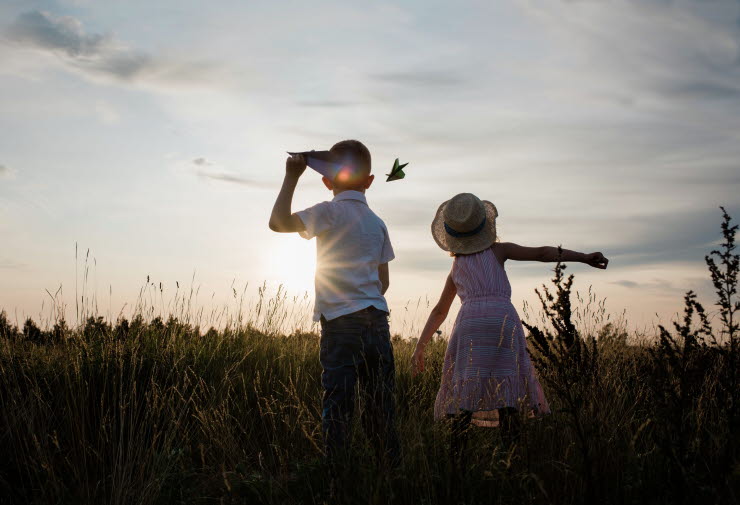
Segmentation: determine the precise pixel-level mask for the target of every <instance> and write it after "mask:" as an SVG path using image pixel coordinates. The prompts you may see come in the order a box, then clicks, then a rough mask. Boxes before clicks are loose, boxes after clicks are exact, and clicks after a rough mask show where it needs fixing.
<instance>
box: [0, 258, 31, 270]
mask: <svg viewBox="0 0 740 505" xmlns="http://www.w3.org/2000/svg"><path fill="white" fill-rule="evenodd" d="M26 266H27V265H26V264H25V263H21V262H19V261H14V260H11V259H7V258H0V270H23V269H24V268H26Z"/></svg>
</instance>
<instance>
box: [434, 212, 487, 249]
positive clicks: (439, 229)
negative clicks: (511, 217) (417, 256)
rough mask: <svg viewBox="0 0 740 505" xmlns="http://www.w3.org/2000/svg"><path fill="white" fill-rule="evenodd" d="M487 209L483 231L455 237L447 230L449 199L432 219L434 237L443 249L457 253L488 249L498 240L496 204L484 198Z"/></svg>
mask: <svg viewBox="0 0 740 505" xmlns="http://www.w3.org/2000/svg"><path fill="white" fill-rule="evenodd" d="M482 202H483V207H484V208H485V209H486V225H485V226H484V227H483V229H482V230H481V231H479V232H478V233H476V234H475V235H472V236H470V237H453V236H452V235H450V234H448V233H447V232H446V231H445V220H444V217H443V216H444V210H445V207H447V205H448V204H449V203H450V200H447V201H446V202H444V203H443V204H442V205H440V206H439V209H437V215H435V216H434V221H432V237H434V241H435V242H437V245H438V246H439V247H440V248H441V249H442V250H443V251H449V252H452V253H455V254H473V253H477V252H480V251H483V250H485V249H488V248H489V247H491V246H492V245H493V243H494V242H496V218H497V217H498V211H497V210H496V206H495V205H494V204H492V203H491V202H489V201H487V200H482Z"/></svg>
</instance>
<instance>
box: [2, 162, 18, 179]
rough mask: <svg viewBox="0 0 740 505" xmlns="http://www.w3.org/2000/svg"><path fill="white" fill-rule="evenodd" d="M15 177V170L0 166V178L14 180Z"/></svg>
mask: <svg viewBox="0 0 740 505" xmlns="http://www.w3.org/2000/svg"><path fill="white" fill-rule="evenodd" d="M14 175H15V170H13V169H12V168H10V167H9V166H7V165H0V178H3V177H9V178H13V176H14Z"/></svg>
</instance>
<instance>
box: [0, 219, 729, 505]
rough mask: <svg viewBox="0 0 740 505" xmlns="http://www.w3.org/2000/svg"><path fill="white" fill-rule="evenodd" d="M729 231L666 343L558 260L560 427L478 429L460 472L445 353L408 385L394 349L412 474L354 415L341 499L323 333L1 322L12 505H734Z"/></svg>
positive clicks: (2, 418) (399, 344) (3, 463)
mask: <svg viewBox="0 0 740 505" xmlns="http://www.w3.org/2000/svg"><path fill="white" fill-rule="evenodd" d="M735 230H736V227H733V226H731V222H730V218H729V216H727V215H726V214H725V220H724V222H723V232H724V242H723V244H722V246H721V247H720V248H719V249H718V251H717V252H716V254H710V255H709V256H708V266H709V271H710V275H711V276H712V280H713V282H714V285H715V288H716V290H717V300H711V301H705V303H714V302H715V301H716V303H717V308H716V310H715V309H712V314H711V315H712V316H713V317H709V314H710V311H709V310H708V309H707V310H706V311H705V309H704V307H703V306H702V305H700V304H699V303H698V301H697V299H696V297H695V295H694V294H693V293H687V295H686V297H685V300H684V302H685V312H684V316H685V317H684V319H683V320H681V321H679V322H678V323H677V324H675V326H674V327H672V328H660V334H659V335H656V338H655V339H654V340H652V341H645V340H642V341H640V342H637V341H636V340H635V339H633V338H631V336H630V335H628V334H627V333H626V332H625V330H624V329H623V328H621V327H620V326H619V325H617V324H613V323H612V324H609V323H607V322H606V321H605V320H603V319H600V318H599V316H598V314H597V315H595V316H594V315H593V314H592V315H591V317H587V316H584V313H583V312H581V313H580V316H579V315H578V314H579V313H578V310H581V309H582V307H576V305H577V304H578V302H577V300H575V299H574V298H575V297H574V296H573V294H572V292H571V290H572V287H573V284H572V283H573V278H572V277H567V276H566V275H565V273H564V269H563V267H562V266H561V265H559V266H558V267H557V268H556V275H555V278H554V279H553V283H552V284H551V285H550V286H549V287H547V288H546V289H544V288H543V290H541V291H540V295H541V299H542V303H543V310H542V316H543V317H542V318H541V319H539V320H537V321H529V324H528V325H527V327H528V330H529V331H528V333H529V343H530V348H531V353H532V356H533V359H534V361H535V363H536V365H537V368H538V371H539V374H540V378H541V380H542V383H543V386H544V387H545V389H546V393H547V395H548V398H549V400H550V404H551V407H552V414H550V415H548V416H544V417H540V418H531V419H530V418H527V419H523V426H524V428H523V431H522V434H521V438H520V439H519V440H518V442H517V443H510V442H508V441H505V440H502V438H501V436H500V433H499V431H498V430H497V429H488V428H471V431H470V437H471V439H470V443H469V448H468V453H467V463H466V466H465V467H464V468H462V469H458V471H456V470H455V468H454V467H453V465H452V463H451V460H450V457H449V439H448V436H449V427H448V426H447V425H445V424H444V423H435V422H434V421H433V419H432V410H433V405H434V399H435V395H436V392H437V388H438V386H439V378H440V370H441V364H442V359H443V356H444V351H445V341H444V340H443V339H437V340H435V341H433V342H432V344H430V346H429V355H428V361H427V363H428V370H427V371H425V372H424V373H422V374H420V375H418V376H416V377H412V375H411V370H410V366H409V362H410V356H411V353H412V351H413V347H414V342H413V341H412V340H410V339H406V338H402V336H398V337H395V338H394V343H393V345H394V354H395V358H396V363H397V390H396V403H397V411H398V412H397V423H398V430H399V434H400V437H401V441H402V453H403V458H402V462H401V465H400V467H399V468H397V469H391V468H388V467H387V466H386V465H384V464H378V462H377V461H376V459H375V458H376V455H375V452H374V451H373V448H372V447H371V446H370V443H369V442H368V441H367V440H366V439H365V437H364V435H363V433H362V430H361V429H360V426H359V422H358V423H357V424H358V426H356V427H355V430H354V432H353V437H354V440H353V444H352V449H351V453H350V454H349V456H348V457H347V459H346V461H345V464H344V465H343V466H344V468H345V473H344V475H343V476H342V480H341V482H340V485H339V487H337V488H335V489H334V496H333V497H330V495H329V490H330V489H329V488H330V486H329V478H328V474H327V471H326V468H325V465H324V461H323V458H322V442H321V432H320V416H321V408H320V398H321V388H320V374H321V369H320V366H319V359H318V352H319V345H318V344H319V338H318V335H316V334H313V333H310V332H307V333H301V332H297V333H293V334H279V332H276V331H273V330H271V329H270V328H274V325H273V326H270V324H272V323H270V324H266V325H264V326H260V325H259V324H255V323H254V322H253V321H254V320H250V319H248V318H245V319H242V318H241V317H235V318H234V319H233V320H232V322H231V323H230V324H226V325H224V326H223V327H221V328H220V329H210V330H208V331H205V332H204V331H202V330H201V328H200V327H198V326H197V325H195V324H193V323H192V322H189V321H188V320H187V318H186V317H183V314H185V313H187V310H185V306H184V305H183V306H182V309H183V310H179V311H176V310H172V311H171V317H164V318H162V317H146V314H143V315H139V316H137V317H134V318H132V319H130V320H126V319H123V318H119V319H118V320H117V321H114V322H109V321H108V320H107V319H105V318H103V317H99V316H97V315H96V314H86V317H85V318H84V320H83V321H84V322H83V323H82V324H80V325H78V326H76V327H68V326H67V325H66V324H65V323H64V322H63V321H55V322H54V324H50V325H49V327H48V328H43V329H42V328H39V327H38V326H37V325H36V324H35V323H34V322H33V321H30V320H29V321H28V322H26V324H25V325H24V326H23V327H22V328H17V327H16V326H14V325H13V324H11V323H10V322H9V320H8V318H7V317H6V316H5V314H4V313H3V314H2V316H0V454H2V457H1V458H0V502H2V503H19V504H20V503H23V504H28V503H44V504H48V503H85V504H87V503H112V504H128V503H137V504H155V503H203V504H206V503H250V504H251V503H274V504H277V503H281V504H282V503H287V504H290V503H296V504H297V503H327V502H329V501H330V499H333V500H334V501H336V502H339V503H373V504H386V503H399V504H400V503H403V504H407V503H409V504H410V503H414V504H416V503H424V504H436V503H486V504H493V503H516V504H523V503H541V504H547V503H563V504H565V503H573V504H589V505H590V504H596V503H598V504H610V503H614V504H626V503H635V504H638V503H639V504H642V503H655V504H662V503H722V504H731V503H737V502H738V499H739V495H738V492H739V490H740V462H739V460H738V442H739V438H740V435H739V430H738V428H739V425H740V415H739V412H740V409H739V408H738V389H739V388H738V368H739V367H738V364H739V363H740V359H739V356H740V349H738V337H739V336H740V335H738V326H737V325H738V315H739V313H737V310H738V308H739V305H738V302H737V295H736V288H737V272H738V260H737V255H736V254H735V253H734V247H735V244H734V236H735ZM265 303H266V304H267V305H269V304H270V302H269V301H267V302H265ZM269 306H270V307H272V308H271V309H270V310H273V312H274V313H273V314H272V315H271V317H273V318H277V320H282V319H281V318H283V319H284V314H282V313H281V312H280V311H284V310H287V309H285V308H284V307H283V306H282V305H280V303H279V302H273V305H269ZM253 310H268V309H266V308H263V307H256V308H254V309H253ZM281 314H282V315H281ZM286 317H287V316H286ZM404 336H405V335H404ZM358 408H360V409H361V408H362V405H359V407H358ZM356 417H357V416H356Z"/></svg>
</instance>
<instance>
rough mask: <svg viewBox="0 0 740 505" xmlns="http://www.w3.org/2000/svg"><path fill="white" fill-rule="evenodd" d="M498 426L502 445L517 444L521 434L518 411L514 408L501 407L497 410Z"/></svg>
mask: <svg viewBox="0 0 740 505" xmlns="http://www.w3.org/2000/svg"><path fill="white" fill-rule="evenodd" d="M498 419H499V426H500V428H501V440H502V441H503V443H504V445H511V444H515V443H517V442H519V435H520V433H521V419H519V410H517V409H516V408H514V407H503V408H500V409H498Z"/></svg>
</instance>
